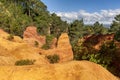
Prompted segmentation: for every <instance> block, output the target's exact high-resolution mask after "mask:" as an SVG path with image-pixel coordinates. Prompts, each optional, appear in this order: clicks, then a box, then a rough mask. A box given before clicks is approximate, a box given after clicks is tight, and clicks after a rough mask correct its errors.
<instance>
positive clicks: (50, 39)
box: [42, 35, 54, 50]
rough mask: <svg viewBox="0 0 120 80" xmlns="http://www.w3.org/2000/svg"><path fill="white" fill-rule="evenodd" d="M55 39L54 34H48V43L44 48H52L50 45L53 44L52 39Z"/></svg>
mask: <svg viewBox="0 0 120 80" xmlns="http://www.w3.org/2000/svg"><path fill="white" fill-rule="evenodd" d="M53 39H54V36H52V35H47V36H46V44H44V45H43V46H42V49H45V50H47V49H50V46H51V44H52V40H53Z"/></svg>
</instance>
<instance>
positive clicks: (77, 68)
mask: <svg viewBox="0 0 120 80" xmlns="http://www.w3.org/2000/svg"><path fill="white" fill-rule="evenodd" d="M0 80H118V79H117V78H116V77H115V76H113V75H112V74H111V73H110V72H108V71H107V70H106V69H104V68H103V67H102V66H100V65H97V64H95V63H92V62H88V61H79V62H78V61H72V62H68V63H63V64H54V65H49V64H46V65H41V66H0Z"/></svg>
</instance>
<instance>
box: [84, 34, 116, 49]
mask: <svg viewBox="0 0 120 80" xmlns="http://www.w3.org/2000/svg"><path fill="white" fill-rule="evenodd" d="M113 38H114V34H106V35H102V34H100V35H91V36H87V37H84V39H85V41H84V43H85V44H88V43H91V44H92V46H93V47H94V48H95V49H99V48H100V46H101V45H102V44H103V43H104V42H106V41H112V40H113Z"/></svg>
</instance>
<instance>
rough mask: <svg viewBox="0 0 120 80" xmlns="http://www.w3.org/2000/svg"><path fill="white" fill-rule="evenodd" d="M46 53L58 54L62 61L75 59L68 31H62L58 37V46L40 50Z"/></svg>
mask: <svg viewBox="0 0 120 80" xmlns="http://www.w3.org/2000/svg"><path fill="white" fill-rule="evenodd" d="M40 53H42V54H44V55H53V54H58V55H59V56H60V62H64V61H70V60H73V51H72V47H71V44H70V41H69V37H68V35H67V33H62V34H61V36H60V37H59V39H58V42H57V47H56V48H54V49H48V50H43V49H41V50H40Z"/></svg>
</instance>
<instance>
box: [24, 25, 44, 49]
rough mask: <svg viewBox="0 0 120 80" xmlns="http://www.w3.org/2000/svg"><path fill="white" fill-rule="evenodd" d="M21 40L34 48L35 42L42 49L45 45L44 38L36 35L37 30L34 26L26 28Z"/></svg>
mask: <svg viewBox="0 0 120 80" xmlns="http://www.w3.org/2000/svg"><path fill="white" fill-rule="evenodd" d="M23 40H24V41H25V42H27V43H28V44H30V45H32V46H35V41H37V42H38V43H39V47H42V46H43V45H44V44H45V43H46V40H45V36H40V35H38V33H37V28H36V27H34V26H29V27H27V28H26V30H25V31H24V34H23Z"/></svg>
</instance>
